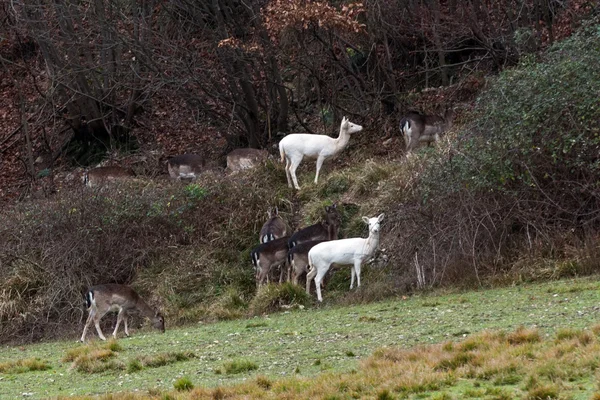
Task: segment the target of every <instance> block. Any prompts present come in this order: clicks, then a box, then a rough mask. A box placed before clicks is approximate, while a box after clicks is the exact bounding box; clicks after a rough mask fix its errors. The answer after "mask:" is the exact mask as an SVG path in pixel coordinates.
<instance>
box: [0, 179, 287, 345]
mask: <svg viewBox="0 0 600 400" xmlns="http://www.w3.org/2000/svg"><path fill="white" fill-rule="evenodd" d="M253 174H255V175H251V174H249V175H247V176H244V175H237V176H236V178H235V179H233V178H232V179H231V180H229V179H216V178H215V176H214V175H210V174H205V175H203V177H202V179H200V180H198V181H197V182H196V183H194V184H191V185H188V186H184V185H181V184H180V183H179V182H168V183H164V182H143V181H139V180H138V181H135V182H127V183H124V184H122V185H115V186H112V187H111V188H110V189H109V188H106V189H102V190H88V189H87V188H85V190H84V189H83V188H81V189H79V190H74V191H68V190H65V191H61V192H59V193H58V194H57V195H56V196H55V197H53V198H51V199H49V200H46V201H45V202H44V203H41V202H27V203H20V204H18V205H17V206H16V207H14V208H12V209H9V210H3V211H2V214H1V215H0V219H2V221H3V223H2V224H0V237H2V238H3V240H0V274H2V276H3V277H4V279H3V280H2V282H0V337H1V338H2V339H0V341H2V342H9V341H13V342H15V341H17V342H22V341H35V340H39V339H40V338H46V339H48V338H51V337H57V336H62V335H64V334H65V333H67V332H75V331H78V330H79V329H80V326H79V323H80V320H81V315H82V312H84V298H83V295H84V293H85V292H86V290H87V288H88V287H89V286H92V285H94V284H99V283H110V282H115V283H125V284H130V283H133V284H134V286H135V287H136V289H138V291H139V293H140V295H141V296H142V297H144V298H145V299H146V300H148V301H149V302H150V303H153V304H156V303H158V305H159V306H161V307H162V308H163V309H164V311H165V313H166V317H167V319H168V320H169V317H170V316H171V315H174V317H175V318H172V319H170V321H173V322H178V318H177V317H178V315H179V312H180V310H182V309H189V308H191V307H197V306H198V305H200V304H204V305H207V304H211V303H213V302H214V301H215V299H218V298H220V297H222V296H226V295H225V293H227V290H230V289H231V290H235V291H237V292H238V293H239V297H240V298H243V297H248V298H249V297H250V296H251V295H252V294H253V293H254V290H255V284H254V276H253V273H252V268H251V265H250V260H249V256H248V254H249V249H250V248H252V246H253V245H254V244H255V243H256V242H257V241H258V238H257V236H258V231H259V229H260V227H259V226H257V224H258V221H262V219H263V215H264V211H265V209H266V208H268V206H269V205H273V204H277V205H278V206H279V209H280V211H281V212H282V213H285V212H286V205H285V204H279V203H278V198H277V197H276V194H275V193H273V192H272V191H271V190H270V189H269V185H267V184H266V182H265V181H266V180H267V179H268V174H269V171H265V170H263V171H261V170H259V171H255V172H253ZM243 179H247V180H249V181H250V183H251V184H252V185H256V187H253V188H252V190H248V187H247V186H245V183H246V182H244V181H243ZM224 227H226V228H224ZM215 244H218V245H215ZM57 271H60V273H57ZM200 287H201V288H203V289H202V290H198V288H200ZM203 309H204V310H206V307H204V308H203ZM216 314H218V318H224V316H223V315H220V314H219V313H216ZM203 315H205V314H203ZM238 315H239V314H236V315H233V314H232V316H231V317H235V316H238ZM201 316H202V315H201ZM209 317H210V315H209ZM48 320H51V321H52V322H53V323H52V324H48V323H47V321H48ZM138 321H141V319H138ZM113 324H114V320H111V319H110V318H105V319H104V320H103V321H102V325H103V328H106V329H110V328H109V326H111V327H112V325H113ZM134 324H135V321H134V323H132V325H134ZM57 326H60V327H61V329H56V327H57ZM134 326H135V325H134Z"/></svg>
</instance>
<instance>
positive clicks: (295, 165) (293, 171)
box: [290, 158, 302, 190]
mask: <svg viewBox="0 0 600 400" xmlns="http://www.w3.org/2000/svg"><path fill="white" fill-rule="evenodd" d="M301 161H302V158H298V159H295V160H292V165H290V174H291V175H292V180H293V181H294V187H295V188H296V189H297V190H300V185H298V178H296V169H298V166H299V165H300V162H301Z"/></svg>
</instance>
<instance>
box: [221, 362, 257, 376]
mask: <svg viewBox="0 0 600 400" xmlns="http://www.w3.org/2000/svg"><path fill="white" fill-rule="evenodd" d="M256 369H258V364H257V363H255V362H254V361H249V360H233V361H229V362H226V363H225V364H223V370H224V372H225V373H226V374H228V375H232V374H241V373H244V372H249V371H254V370H256Z"/></svg>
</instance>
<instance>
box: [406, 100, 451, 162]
mask: <svg viewBox="0 0 600 400" xmlns="http://www.w3.org/2000/svg"><path fill="white" fill-rule="evenodd" d="M453 120H454V111H453V110H452V109H446V112H445V113H444V116H443V117H440V116H438V115H425V114H419V113H416V112H411V113H409V114H408V115H406V117H404V118H402V120H401V121H400V131H401V132H402V136H403V137H404V143H405V144H406V151H407V152H409V151H413V150H414V149H416V148H417V147H418V146H419V145H420V144H421V143H427V145H428V146H431V145H432V144H433V143H435V142H437V141H439V140H440V137H441V135H443V134H444V133H445V132H446V131H447V130H448V129H450V128H451V127H452V122H453Z"/></svg>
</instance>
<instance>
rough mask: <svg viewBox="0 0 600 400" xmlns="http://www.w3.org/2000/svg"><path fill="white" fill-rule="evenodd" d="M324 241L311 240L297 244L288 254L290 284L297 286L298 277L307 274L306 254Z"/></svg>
mask: <svg viewBox="0 0 600 400" xmlns="http://www.w3.org/2000/svg"><path fill="white" fill-rule="evenodd" d="M323 242H325V240H311V241H308V242H303V243H300V244H297V245H296V246H294V247H293V248H291V249H290V251H289V252H288V258H287V261H288V266H289V269H290V270H291V276H292V283H293V284H294V285H297V284H298V280H299V278H300V276H302V275H303V274H305V273H307V272H308V252H309V251H310V249H312V248H313V247H314V246H315V245H317V244H319V243H323Z"/></svg>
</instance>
